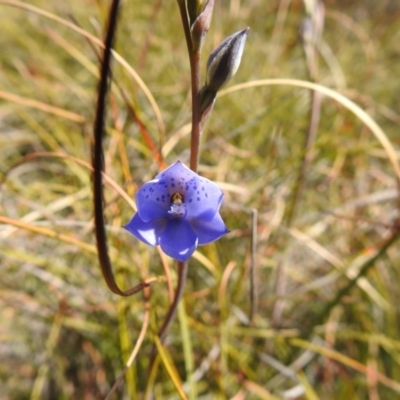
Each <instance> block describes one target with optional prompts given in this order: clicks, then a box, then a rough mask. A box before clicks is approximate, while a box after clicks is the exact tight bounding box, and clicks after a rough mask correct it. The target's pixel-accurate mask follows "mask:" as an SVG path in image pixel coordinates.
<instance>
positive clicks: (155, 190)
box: [136, 178, 171, 222]
mask: <svg viewBox="0 0 400 400" xmlns="http://www.w3.org/2000/svg"><path fill="white" fill-rule="evenodd" d="M136 204H137V207H138V213H139V215H140V218H141V219H142V221H143V222H149V221H151V220H153V219H155V218H166V217H168V209H169V207H170V204H171V200H170V195H169V193H168V190H167V187H166V185H165V182H163V181H160V180H159V179H157V178H156V179H153V180H152V181H149V182H147V183H145V184H144V185H143V186H142V187H141V188H140V189H139V190H138V192H137V193H136Z"/></svg>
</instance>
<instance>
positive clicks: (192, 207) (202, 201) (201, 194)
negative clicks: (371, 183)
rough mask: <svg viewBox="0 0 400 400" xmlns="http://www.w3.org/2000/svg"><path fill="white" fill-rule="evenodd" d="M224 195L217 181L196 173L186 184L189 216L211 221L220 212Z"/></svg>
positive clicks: (186, 202)
mask: <svg viewBox="0 0 400 400" xmlns="http://www.w3.org/2000/svg"><path fill="white" fill-rule="evenodd" d="M223 197H224V194H223V193H222V190H221V189H220V188H219V187H218V186H217V185H216V184H215V183H213V182H211V181H210V180H209V179H206V178H201V177H199V176H197V175H196V176H195V177H193V178H192V179H191V180H190V181H189V182H188V183H187V185H186V194H185V204H186V209H187V215H186V216H187V218H188V219H192V218H199V219H202V220H204V221H211V220H212V219H213V218H214V217H215V215H216V214H217V213H218V210H219V207H220V205H221V203H222V199H223Z"/></svg>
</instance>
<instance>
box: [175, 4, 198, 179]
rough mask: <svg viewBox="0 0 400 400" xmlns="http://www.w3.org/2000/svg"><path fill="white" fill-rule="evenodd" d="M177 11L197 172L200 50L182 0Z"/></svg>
mask: <svg viewBox="0 0 400 400" xmlns="http://www.w3.org/2000/svg"><path fill="white" fill-rule="evenodd" d="M178 5H179V11H180V13H181V19H182V25H183V31H184V33H185V39H186V45H187V49H188V53H189V60H190V77H191V82H192V85H191V91H192V134H191V141H190V169H191V170H192V171H193V172H196V173H197V170H198V166H199V158H200V157H199V156H200V134H201V127H200V118H201V114H200V99H199V92H200V52H199V51H198V50H194V48H193V45H192V37H191V34H190V26H189V20H188V15H187V11H186V4H185V1H184V0H178Z"/></svg>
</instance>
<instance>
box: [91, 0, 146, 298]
mask: <svg viewBox="0 0 400 400" xmlns="http://www.w3.org/2000/svg"><path fill="white" fill-rule="evenodd" d="M119 3H120V2H119V0H114V1H113V2H112V5H111V9H110V16H109V21H108V28H107V34H106V39H105V42H104V52H103V59H102V63H101V69H100V82H99V89H98V98H97V107H96V118H95V122H94V146H93V156H92V166H93V208H94V223H95V236H96V245H97V253H98V257H99V263H100V267H101V271H102V273H103V277H104V280H105V281H106V282H107V286H108V287H109V289H110V290H111V291H112V292H113V293H115V294H118V295H120V296H131V295H132V294H134V293H137V292H139V291H141V290H142V289H143V288H144V287H146V286H148V284H147V283H146V282H142V283H139V284H138V285H136V286H134V287H132V288H130V289H128V290H121V289H120V288H119V286H118V285H117V283H116V281H115V278H114V274H113V271H112V264H111V260H110V256H109V253H108V244H107V234H106V229H105V220H104V194H103V177H102V174H103V171H104V152H103V136H104V124H105V115H106V98H107V93H108V80H109V79H108V78H109V75H110V63H111V55H112V47H113V42H114V36H115V31H116V27H117V20H118V8H119Z"/></svg>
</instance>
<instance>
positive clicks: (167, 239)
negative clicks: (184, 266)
mask: <svg viewBox="0 0 400 400" xmlns="http://www.w3.org/2000/svg"><path fill="white" fill-rule="evenodd" d="M159 243H160V246H161V249H162V251H163V252H164V253H165V254H167V255H169V256H170V257H172V258H174V259H175V260H178V261H186V260H188V259H189V258H190V256H191V255H192V254H193V253H194V251H195V250H196V247H197V236H196V234H195V233H194V232H193V229H192V228H191V227H190V224H189V222H188V221H186V220H185V219H172V220H169V221H168V223H167V226H166V227H165V230H164V231H163V233H162V234H161V236H160V239H159Z"/></svg>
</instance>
